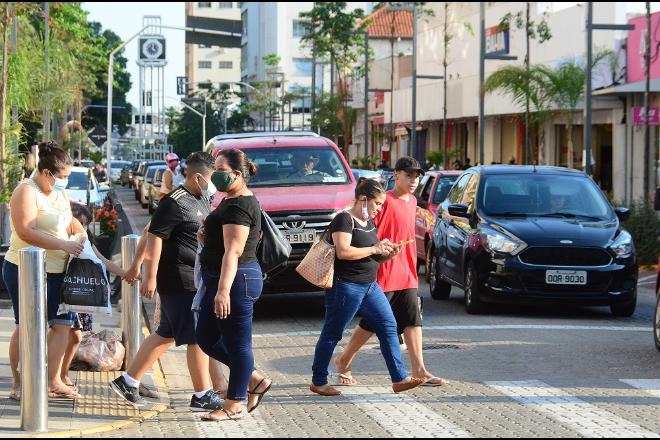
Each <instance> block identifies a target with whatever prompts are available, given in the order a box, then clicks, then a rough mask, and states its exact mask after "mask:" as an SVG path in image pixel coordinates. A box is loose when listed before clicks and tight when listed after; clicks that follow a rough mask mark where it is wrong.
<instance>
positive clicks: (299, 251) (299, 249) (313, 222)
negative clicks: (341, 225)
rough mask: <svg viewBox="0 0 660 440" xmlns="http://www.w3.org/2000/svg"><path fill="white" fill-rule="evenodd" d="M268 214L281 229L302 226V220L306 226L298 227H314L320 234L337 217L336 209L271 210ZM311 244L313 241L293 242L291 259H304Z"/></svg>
mask: <svg viewBox="0 0 660 440" xmlns="http://www.w3.org/2000/svg"><path fill="white" fill-rule="evenodd" d="M268 215H269V216H270V218H271V219H272V220H273V222H275V224H276V225H277V227H278V229H280V230H281V231H284V230H285V229H293V228H292V227H293V226H300V225H302V224H303V223H302V222H304V226H302V227H298V228H296V229H314V230H315V231H316V234H317V235H318V234H322V233H323V232H324V231H325V230H326V229H327V228H328V226H329V225H330V222H331V221H332V219H333V218H334V217H335V211H332V210H313V211H305V212H300V211H279V212H269V213H268ZM292 216H295V217H292ZM311 246H312V244H311V243H296V244H292V245H291V247H292V251H291V257H290V258H289V261H290V262H292V261H293V262H295V261H302V259H303V258H304V257H305V255H306V254H307V251H309V248H310V247H311Z"/></svg>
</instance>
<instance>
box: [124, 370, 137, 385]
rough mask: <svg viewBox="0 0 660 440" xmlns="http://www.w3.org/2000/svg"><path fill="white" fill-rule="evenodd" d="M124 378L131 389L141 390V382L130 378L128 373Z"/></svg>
mask: <svg viewBox="0 0 660 440" xmlns="http://www.w3.org/2000/svg"><path fill="white" fill-rule="evenodd" d="M123 377H124V380H125V381H126V383H127V384H128V386H129V387H133V388H140V381H139V380H135V379H133V378H132V377H131V376H129V375H128V374H126V373H124V374H123Z"/></svg>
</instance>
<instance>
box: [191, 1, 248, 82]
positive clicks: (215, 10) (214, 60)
mask: <svg viewBox="0 0 660 440" xmlns="http://www.w3.org/2000/svg"><path fill="white" fill-rule="evenodd" d="M186 15H187V16H193V17H206V18H217V19H226V20H236V21H238V20H240V19H241V8H240V2H186ZM186 77H187V78H188V82H189V90H190V92H192V91H194V90H196V89H198V85H199V83H208V82H211V83H213V85H214V87H216V88H217V86H218V83H220V82H237V81H240V80H241V49H240V48H226V47H218V46H209V45H204V44H186Z"/></svg>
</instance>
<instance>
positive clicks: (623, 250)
mask: <svg viewBox="0 0 660 440" xmlns="http://www.w3.org/2000/svg"><path fill="white" fill-rule="evenodd" d="M610 249H612V251H613V252H614V253H615V254H616V256H617V258H628V257H630V256H632V254H633V253H634V252H635V244H634V243H633V238H632V235H630V234H629V233H628V232H627V231H621V233H620V234H619V235H618V236H617V237H616V239H614V241H613V242H612V244H611V245H610Z"/></svg>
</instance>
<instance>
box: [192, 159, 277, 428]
mask: <svg viewBox="0 0 660 440" xmlns="http://www.w3.org/2000/svg"><path fill="white" fill-rule="evenodd" d="M215 169H216V171H215V172H214V173H213V176H212V177H211V181H212V182H213V184H214V185H215V186H216V188H217V189H218V191H219V192H224V193H226V194H227V196H226V197H225V199H224V200H223V201H222V202H221V203H220V205H219V206H218V207H217V208H216V209H215V211H213V212H212V213H211V214H209V216H208V217H207V218H206V221H205V222H204V230H205V237H204V249H203V251H202V253H201V255H200V261H201V266H202V277H203V279H204V285H205V286H206V295H204V299H203V300H202V304H201V311H200V314H199V321H198V324H197V331H196V337H197V342H198V344H199V346H200V347H201V348H202V350H204V352H205V353H206V354H208V355H209V356H210V357H212V358H214V359H217V360H218V361H220V362H222V363H223V364H225V365H227V366H228V367H229V371H230V374H229V387H228V389H227V398H226V399H225V401H224V407H223V408H222V409H220V410H216V411H213V412H210V413H209V414H207V415H205V416H204V417H203V420H218V421H221V420H236V419H240V418H242V417H243V411H241V403H242V401H243V400H245V399H246V398H248V403H247V412H252V411H253V410H254V409H256V407H257V406H258V405H259V403H260V402H261V399H262V397H263V395H264V394H265V393H266V392H267V391H268V390H269V389H270V386H271V384H272V383H271V381H270V380H268V379H266V378H264V377H263V376H261V375H259V374H258V373H257V372H256V371H254V355H253V353H252V313H253V307H254V303H255V302H256V301H257V300H258V299H259V296H260V295H261V289H262V287H263V279H262V274H261V267H260V266H259V262H258V261H257V254H256V252H257V244H258V242H259V236H260V234H261V208H260V207H259V202H258V201H257V199H256V198H255V197H254V194H252V192H251V191H250V190H249V189H248V188H247V182H248V180H249V179H250V176H254V175H255V174H256V166H255V165H254V164H253V163H252V162H250V161H249V160H248V158H247V156H246V155H245V153H243V152H242V151H240V150H223V151H221V152H220V153H219V155H218V157H217V159H216V162H215ZM248 394H249V396H248Z"/></svg>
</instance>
